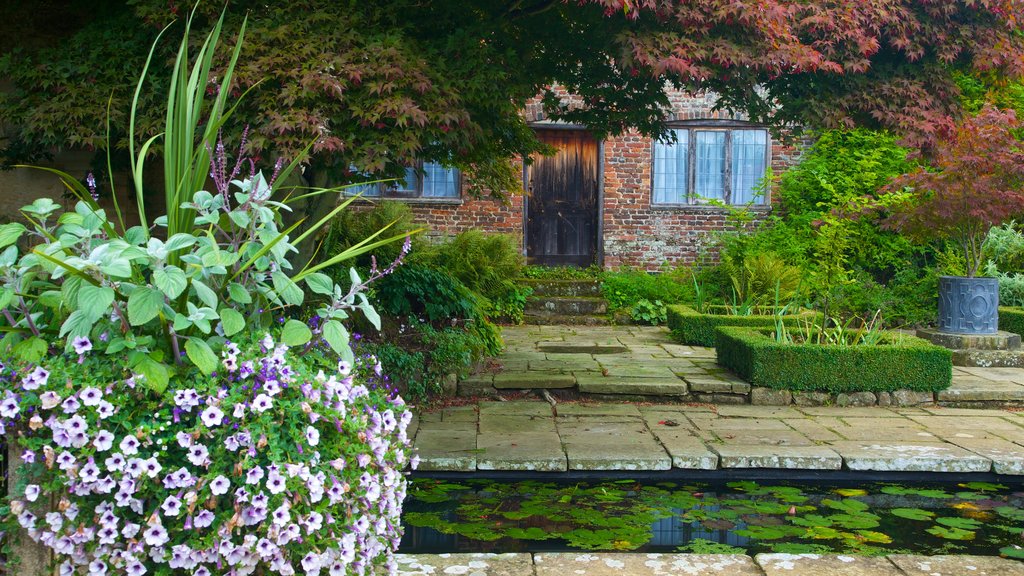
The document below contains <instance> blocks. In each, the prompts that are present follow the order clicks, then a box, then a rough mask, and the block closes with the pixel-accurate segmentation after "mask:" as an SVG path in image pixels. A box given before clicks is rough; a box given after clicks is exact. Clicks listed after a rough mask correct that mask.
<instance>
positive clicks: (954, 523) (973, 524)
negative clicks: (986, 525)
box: [936, 517, 982, 530]
mask: <svg viewBox="0 0 1024 576" xmlns="http://www.w3.org/2000/svg"><path fill="white" fill-rule="evenodd" d="M936 522H938V523H939V524H942V525H943V526H949V527H950V528H960V529H961V530H977V529H978V528H981V526H982V524H981V522H978V521H977V520H975V519H973V518H957V517H945V518H939V519H938V520H936Z"/></svg>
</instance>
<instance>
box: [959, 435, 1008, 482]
mask: <svg viewBox="0 0 1024 576" xmlns="http://www.w3.org/2000/svg"><path fill="white" fill-rule="evenodd" d="M950 441H951V442H952V443H953V444H956V445H957V446H959V447H961V448H964V449H965V450H970V451H971V452H974V453H975V454H977V455H979V456H983V457H985V458H988V459H989V460H991V461H992V471H993V472H995V473H996V474H1009V475H1014V476H1020V475H1024V447H1022V446H1021V445H1019V444H1014V443H1013V442H1009V441H1006V440H1001V439H997V438H956V439H952V440H950Z"/></svg>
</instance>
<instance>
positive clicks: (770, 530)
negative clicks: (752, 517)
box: [735, 526, 798, 540]
mask: <svg viewBox="0 0 1024 576" xmlns="http://www.w3.org/2000/svg"><path fill="white" fill-rule="evenodd" d="M794 528H796V527H795V526H747V527H746V528H743V529H742V530H737V531H736V532H735V533H736V534H738V535H740V536H746V537H747V538H754V539H757V540H781V539H783V538H787V537H790V536H795V535H797V534H798V532H795V531H794Z"/></svg>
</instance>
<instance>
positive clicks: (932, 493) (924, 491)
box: [882, 486, 953, 500]
mask: <svg viewBox="0 0 1024 576" xmlns="http://www.w3.org/2000/svg"><path fill="white" fill-rule="evenodd" d="M882 493H884V494H892V495H893V496H922V497H924V498H938V499H941V500H946V499H949V498H952V497H953V495H952V494H950V493H948V492H945V491H943V490H937V489H934V488H907V487H905V486H885V487H884V488H882Z"/></svg>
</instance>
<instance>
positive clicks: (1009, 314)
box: [999, 306, 1024, 336]
mask: <svg viewBox="0 0 1024 576" xmlns="http://www.w3.org/2000/svg"><path fill="white" fill-rule="evenodd" d="M999 329H1000V330H1003V331H1005V332H1013V333H1014V334H1020V335H1021V336H1024V308H1021V307H1019V306H1000V307H999Z"/></svg>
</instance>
